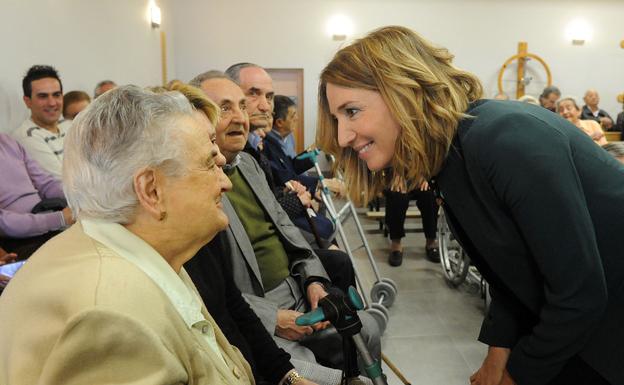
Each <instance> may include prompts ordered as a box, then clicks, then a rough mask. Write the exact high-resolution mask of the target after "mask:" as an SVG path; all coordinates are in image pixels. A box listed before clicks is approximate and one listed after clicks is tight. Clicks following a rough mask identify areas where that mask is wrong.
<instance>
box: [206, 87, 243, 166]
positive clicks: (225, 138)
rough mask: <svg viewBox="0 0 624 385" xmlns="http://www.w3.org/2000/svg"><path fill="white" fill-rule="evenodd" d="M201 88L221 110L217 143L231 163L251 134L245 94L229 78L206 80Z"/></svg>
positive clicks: (217, 129) (217, 128)
mask: <svg viewBox="0 0 624 385" xmlns="http://www.w3.org/2000/svg"><path fill="white" fill-rule="evenodd" d="M201 89H202V90H203V91H204V93H206V96H208V98H209V99H211V100H212V101H213V102H214V103H215V104H216V105H217V106H219V109H220V110H221V116H220V118H219V123H218V124H217V127H216V138H217V145H218V146H219V149H220V150H221V152H222V153H223V155H225V158H226V161H227V163H231V162H232V161H233V160H234V158H235V157H236V155H237V154H238V153H239V152H241V151H243V149H244V148H245V143H246V142H247V135H248V134H249V121H248V118H247V101H246V100H245V95H243V92H242V91H241V89H240V87H239V86H238V85H236V84H235V83H234V82H232V81H231V80H228V79H208V80H205V81H203V82H202V84H201Z"/></svg>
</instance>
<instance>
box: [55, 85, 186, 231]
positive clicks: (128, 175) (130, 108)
mask: <svg viewBox="0 0 624 385" xmlns="http://www.w3.org/2000/svg"><path fill="white" fill-rule="evenodd" d="M192 111H193V109H192V107H191V105H190V104H189V102H188V101H187V100H186V98H185V97H184V96H182V95H181V94H180V93H178V92H169V93H165V94H155V93H153V92H151V91H147V90H143V89H141V88H139V87H136V86H123V87H119V88H116V89H114V90H111V91H110V92H107V93H106V94H103V95H102V96H101V97H99V98H97V99H96V100H94V102H93V103H91V104H90V105H89V106H88V107H87V108H86V109H85V110H84V111H83V112H82V113H81V114H80V115H79V116H78V117H77V118H76V120H74V122H73V124H72V127H71V129H70V130H69V133H68V135H67V137H66V138H65V149H64V161H63V190H64V192H65V197H66V198H67V202H68V204H69V207H70V208H71V209H72V211H73V213H74V216H75V217H76V218H91V219H100V220H105V221H108V222H115V223H121V224H125V223H129V222H130V221H131V220H132V218H133V217H134V213H135V210H136V208H137V205H138V199H137V196H136V193H135V191H134V182H133V179H134V174H135V173H136V172H137V171H139V170H140V169H142V168H145V167H157V168H159V169H160V170H162V171H163V172H164V173H165V175H167V176H176V175H181V174H183V173H184V171H185V170H186V169H185V167H184V165H185V162H184V160H182V159H183V158H184V144H183V141H182V139H181V137H180V135H177V132H178V131H179V130H177V129H176V128H175V127H176V123H178V122H179V120H180V118H182V117H183V116H191V114H192Z"/></svg>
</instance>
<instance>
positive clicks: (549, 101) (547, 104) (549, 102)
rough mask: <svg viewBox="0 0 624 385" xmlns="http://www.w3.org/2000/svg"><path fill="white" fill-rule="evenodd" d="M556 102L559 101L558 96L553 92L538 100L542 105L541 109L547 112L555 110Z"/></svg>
mask: <svg viewBox="0 0 624 385" xmlns="http://www.w3.org/2000/svg"><path fill="white" fill-rule="evenodd" d="M557 100H559V95H557V94H556V93H554V92H551V93H550V94H548V96H546V97H545V98H540V102H541V103H542V107H544V108H546V109H547V110H551V111H555V109H556V108H557Z"/></svg>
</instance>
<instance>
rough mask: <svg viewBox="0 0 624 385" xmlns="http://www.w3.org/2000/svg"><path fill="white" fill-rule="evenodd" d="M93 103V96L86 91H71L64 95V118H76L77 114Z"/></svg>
mask: <svg viewBox="0 0 624 385" xmlns="http://www.w3.org/2000/svg"><path fill="white" fill-rule="evenodd" d="M89 103H91V97H90V96H89V94H87V93H86V92H84V91H69V92H67V93H66V94H65V95H63V118H65V120H74V118H75V117H76V115H78V113H79V112H80V111H82V110H84V109H85V108H87V106H88V105H89Z"/></svg>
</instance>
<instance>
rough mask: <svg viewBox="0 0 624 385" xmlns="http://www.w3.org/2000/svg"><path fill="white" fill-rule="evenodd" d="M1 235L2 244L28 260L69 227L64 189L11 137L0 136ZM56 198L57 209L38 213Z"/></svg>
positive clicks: (69, 213) (69, 212)
mask: <svg viewBox="0 0 624 385" xmlns="http://www.w3.org/2000/svg"><path fill="white" fill-rule="evenodd" d="M0 164H1V165H2V166H0V170H2V183H0V235H2V237H3V241H2V245H3V247H4V248H5V249H6V250H7V251H9V252H15V253H17V254H18V255H19V257H20V259H26V258H28V257H29V256H30V255H31V254H32V253H34V252H35V250H37V248H39V247H40V246H41V245H42V244H44V243H45V242H46V241H47V240H48V239H50V238H51V237H52V236H54V235H56V234H58V232H59V231H60V230H62V229H64V228H65V227H66V226H69V225H71V224H72V223H73V222H74V220H73V219H72V213H71V210H70V209H69V208H63V203H64V198H65V196H64V195H63V186H62V185H61V182H60V181H59V180H57V179H55V178H54V177H53V176H52V175H50V174H49V173H48V172H46V171H44V170H43V169H42V168H41V166H40V165H39V164H38V163H37V162H36V161H35V160H33V159H32V158H31V157H30V156H28V154H27V153H26V150H24V148H23V147H22V145H20V144H19V143H18V142H16V141H15V140H14V139H13V138H11V137H10V136H8V135H6V134H0ZM51 199H55V200H57V201H59V202H60V203H59V205H57V207H55V208H52V207H50V210H45V209H43V210H39V208H41V207H42V201H47V200H51Z"/></svg>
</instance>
